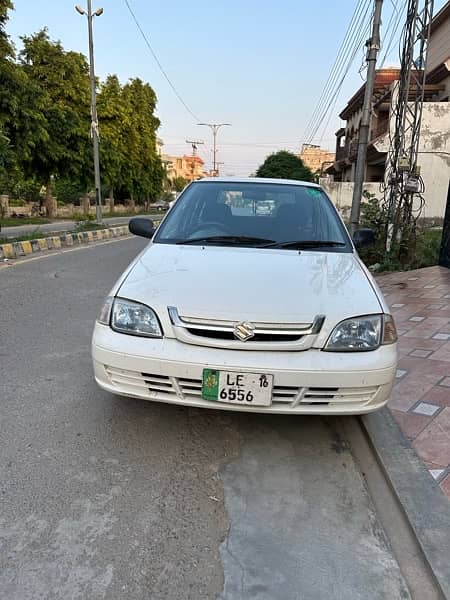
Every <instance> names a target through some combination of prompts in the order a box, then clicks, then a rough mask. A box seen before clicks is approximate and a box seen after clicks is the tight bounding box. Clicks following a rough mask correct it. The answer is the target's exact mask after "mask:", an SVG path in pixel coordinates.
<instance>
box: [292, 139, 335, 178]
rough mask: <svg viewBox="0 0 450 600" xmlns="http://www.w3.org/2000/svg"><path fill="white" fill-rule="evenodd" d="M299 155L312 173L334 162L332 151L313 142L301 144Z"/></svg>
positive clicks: (321, 170) (319, 171) (322, 169)
mask: <svg viewBox="0 0 450 600" xmlns="http://www.w3.org/2000/svg"><path fill="white" fill-rule="evenodd" d="M299 157H300V159H301V160H302V161H303V164H304V165H305V166H307V167H308V168H309V169H311V171H312V172H313V173H319V174H322V173H323V171H324V170H325V169H326V168H327V167H329V166H330V164H333V162H334V152H331V151H330V150H325V149H324V148H321V147H320V146H316V145H314V144H303V145H302V149H301V152H300V155H299Z"/></svg>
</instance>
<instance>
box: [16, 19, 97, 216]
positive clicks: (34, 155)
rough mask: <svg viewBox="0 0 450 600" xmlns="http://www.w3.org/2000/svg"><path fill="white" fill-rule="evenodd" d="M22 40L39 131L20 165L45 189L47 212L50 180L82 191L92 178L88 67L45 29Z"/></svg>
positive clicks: (24, 68) (23, 63)
mask: <svg viewBox="0 0 450 600" xmlns="http://www.w3.org/2000/svg"><path fill="white" fill-rule="evenodd" d="M22 41H23V50H22V51H21V53H20V65H21V67H22V71H23V73H24V74H25V75H26V76H27V78H28V84H29V89H30V91H33V92H34V94H35V96H37V97H36V98H35V99H36V104H35V108H37V109H38V113H39V116H40V119H41V132H40V134H39V135H34V134H33V136H32V138H31V139H30V140H29V144H28V146H29V148H28V152H25V154H24V156H22V157H21V158H22V161H21V162H22V163H23V165H24V168H25V171H26V172H27V173H28V174H35V175H36V176H37V177H38V179H39V180H40V181H41V182H42V183H43V184H44V185H45V186H46V188H47V201H48V202H47V208H48V209H49V208H50V206H51V204H50V202H49V200H50V196H51V184H52V180H53V179H54V178H58V177H62V178H70V179H71V180H72V181H77V182H79V183H80V186H84V187H85V188H86V186H87V185H88V183H89V181H90V179H91V169H90V164H91V162H92V158H91V157H92V148H91V142H90V138H89V130H90V95H89V67H88V64H87V61H86V58H85V57H84V55H83V54H80V53H78V52H72V51H68V52H67V51H65V50H64V48H63V47H62V45H61V43H60V42H53V41H51V40H50V39H49V37H48V33H47V30H46V29H43V30H42V31H39V32H38V33H36V34H34V35H32V36H24V37H23V38H22ZM36 92H38V93H37V94H36Z"/></svg>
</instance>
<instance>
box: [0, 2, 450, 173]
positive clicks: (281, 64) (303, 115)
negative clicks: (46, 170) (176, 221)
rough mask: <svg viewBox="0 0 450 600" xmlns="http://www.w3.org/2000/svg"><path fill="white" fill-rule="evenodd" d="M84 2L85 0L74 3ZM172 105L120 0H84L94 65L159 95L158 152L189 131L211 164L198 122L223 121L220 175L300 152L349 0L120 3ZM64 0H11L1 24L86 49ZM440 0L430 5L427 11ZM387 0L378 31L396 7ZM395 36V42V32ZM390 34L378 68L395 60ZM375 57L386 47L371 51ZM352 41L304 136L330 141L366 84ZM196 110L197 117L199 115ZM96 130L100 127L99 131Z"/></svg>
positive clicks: (83, 27) (180, 150) (79, 24)
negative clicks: (331, 91)
mask: <svg viewBox="0 0 450 600" xmlns="http://www.w3.org/2000/svg"><path fill="white" fill-rule="evenodd" d="M78 2H79V3H80V5H81V6H83V7H85V5H86V0H78ZM128 2H129V4H130V6H131V8H132V10H133V12H134V14H135V15H136V18H137V20H138V22H139V24H140V26H141V28H142V30H143V31H144V32H145V34H146V36H147V38H148V40H149V41H150V43H151V45H152V47H153V49H154V51H155V52H156V54H157V56H158V58H159V61H160V63H161V64H162V66H163V68H164V70H165V71H166V73H167V75H168V77H169V79H170V80H171V82H172V84H173V85H174V86H175V88H176V89H177V91H178V93H179V94H180V95H181V97H182V98H183V100H184V102H185V103H186V104H187V105H188V107H189V109H190V111H191V112H192V113H194V115H195V117H194V116H193V115H192V114H190V113H189V112H188V111H187V110H186V108H185V107H184V106H183V105H182V104H181V102H180V101H179V100H178V98H177V97H176V95H175V94H174V92H173V90H172V89H171V87H170V86H169V84H168V82H167V80H166V79H165V78H164V76H163V75H162V73H161V71H160V70H159V68H158V66H157V64H156V62H155V60H154V58H153V56H152V55H151V53H150V51H149V50H148V48H147V46H146V44H145V41H144V39H143V38H142V36H141V34H140V32H139V30H138V29H137V27H136V24H135V22H134V21H133V19H132V16H131V14H130V12H129V11H128V8H127V5H126V2H125V0H98V2H96V1H95V0H93V9H94V10H95V9H97V8H99V7H102V8H103V9H104V13H103V15H101V16H100V17H96V18H95V20H94V43H95V69H96V74H97V76H98V77H100V78H101V79H104V78H105V77H106V76H107V75H108V74H110V73H115V74H117V75H118V76H119V78H120V80H121V81H122V82H126V81H127V80H128V79H129V78H131V77H140V78H141V79H143V80H144V81H147V82H149V83H150V85H151V86H152V87H153V89H154V90H155V92H156V95H157V97H158V107H157V116H158V117H159V119H160V120H161V127H160V130H159V132H158V135H159V137H160V138H161V139H162V140H163V142H164V146H163V152H165V153H167V154H176V155H182V154H186V153H187V154H189V153H190V152H191V148H190V145H189V144H187V143H186V140H203V141H204V142H205V143H204V144H203V145H199V151H198V153H199V155H200V156H201V157H202V158H203V159H204V160H205V167H206V168H210V167H211V166H212V137H211V132H210V130H209V129H207V128H204V127H199V126H198V125H197V123H198V122H200V121H203V122H205V121H206V122H215V123H221V122H227V123H231V127H223V128H222V129H221V130H220V131H219V134H218V138H217V141H218V149H219V152H218V155H217V156H218V159H217V160H218V161H219V162H222V163H223V165H220V171H221V174H222V175H235V176H246V175H249V174H251V173H253V172H254V171H255V170H256V168H257V167H258V165H260V164H261V163H262V162H263V160H264V158H265V157H266V156H267V155H268V154H270V153H272V152H276V151H277V150H281V149H285V150H290V151H294V152H299V150H300V146H301V143H302V141H305V138H304V134H305V129H306V126H307V124H308V122H309V120H310V118H311V116H312V114H313V111H314V109H315V107H316V105H317V103H318V100H319V98H320V95H321V92H322V90H323V87H324V84H325V82H326V80H327V78H328V75H329V73H330V69H331V67H332V65H333V62H334V60H335V58H336V55H337V52H338V50H339V48H340V46H341V43H342V41H343V39H344V36H345V32H346V30H347V27H348V25H349V22H350V20H351V17H352V14H353V11H354V9H355V6H356V5H357V0H339V2H338V1H337V0H316V1H315V2H314V1H311V0H196V2H192V1H191V2H186V1H185V0H183V1H181V0H171V1H170V2H168V1H167V0H166V1H163V0H128ZM75 3H76V0H75V1H71V0H39V2H37V1H35V0H14V5H15V10H14V12H12V13H11V15H10V21H9V23H8V33H9V34H10V35H11V37H12V39H13V41H14V42H15V44H16V47H17V49H20V39H19V38H20V36H21V35H29V34H31V33H34V32H36V31H38V30H39V29H41V28H42V27H47V28H48V30H49V35H50V37H51V38H52V39H55V40H60V41H61V42H62V44H63V46H64V48H66V49H67V50H69V49H70V50H75V51H79V52H83V53H85V54H87V52H88V38H87V23H86V20H85V18H84V17H81V16H80V15H79V14H78V13H77V12H76V11H75V9H74V4H75ZM443 3H444V0H440V1H439V0H438V1H437V2H435V12H436V11H437V10H438V9H439V8H440V7H441V6H442V5H443ZM403 4H404V0H385V2H384V9H383V11H384V12H383V29H382V38H383V37H385V39H384V49H386V48H387V47H388V45H389V44H388V42H389V36H384V35H383V32H384V31H385V30H386V29H387V25H388V23H389V20H390V18H391V15H392V13H393V11H394V8H395V6H396V5H397V6H400V5H403ZM397 37H398V36H396V37H395V38H394V40H393V42H396V40H397ZM397 48H398V43H393V44H392V51H391V52H390V53H389V55H388V57H387V61H386V63H385V66H393V65H396V64H398V49H397ZM382 55H383V48H382V51H381V53H380V57H381V56H382ZM363 59H364V54H363V50H362V49H360V50H359V51H358V52H357V54H356V56H355V60H354V62H353V64H352V66H351V67H350V69H349V71H348V74H347V77H346V79H345V81H344V83H343V85H342V89H341V92H340V94H339V96H334V97H333V99H332V102H333V104H334V108H333V110H332V111H330V119H329V122H327V119H326V120H325V121H324V122H323V124H322V125H321V127H320V128H319V131H318V135H317V136H316V137H315V139H314V140H312V141H313V142H314V143H319V142H320V143H321V145H322V146H323V147H325V148H329V149H331V150H334V147H335V138H334V132H335V131H336V130H337V129H338V128H339V127H340V126H341V122H340V120H339V116H338V114H339V112H340V111H341V110H342V108H343V107H344V106H345V104H346V102H347V100H348V99H349V98H350V97H351V96H352V95H353V94H354V93H355V92H356V90H357V89H358V88H359V87H360V86H361V85H362V84H363V79H362V77H364V76H365V72H364V71H363V72H362V73H361V74H360V73H359V72H358V71H359V70H360V68H361V66H362V64H363ZM197 117H198V118H197ZM100 135H101V131H100Z"/></svg>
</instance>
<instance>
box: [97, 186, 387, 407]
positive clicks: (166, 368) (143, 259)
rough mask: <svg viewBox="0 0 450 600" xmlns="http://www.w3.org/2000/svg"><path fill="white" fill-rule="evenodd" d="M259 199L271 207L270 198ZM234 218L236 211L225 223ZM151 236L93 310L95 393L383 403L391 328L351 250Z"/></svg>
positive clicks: (185, 401) (224, 401)
mask: <svg viewBox="0 0 450 600" xmlns="http://www.w3.org/2000/svg"><path fill="white" fill-rule="evenodd" d="M215 183H216V182H215ZM201 185H204V184H201ZM203 189H205V188H203ZM206 189H208V192H210V189H211V188H206ZM233 189H234V188H233ZM263 189H265V188H263ZM270 189H272V188H270ZM276 189H278V188H276ZM283 191H284V190H283ZM289 192H290V190H289ZM273 197H274V195H273V194H272V196H270V198H273ZM282 198H283V200H284V196H282ZM179 201H182V198H180V200H179ZM270 201H271V202H272V203H273V204H274V205H275V209H276V208H277V206H276V201H277V198H276V197H275V200H270ZM177 204H178V202H177ZM266 204H267V206H271V205H269V204H268V202H266ZM263 206H264V207H266V205H263ZM175 209H176V207H174V208H173V209H172V210H173V212H174V213H175ZM271 210H272V208H271ZM239 211H240V212H239ZM171 212H172V211H171ZM251 216H252V217H253V218H254V220H255V222H256V225H257V226H258V227H263V226H264V227H269V226H270V227H272V229H273V228H274V224H272V223H270V221H269V219H270V218H271V216H270V214H266V211H265V210H264V211H259V213H258V212H257V210H256V209H254V212H253V213H252V215H251ZM245 219H246V216H245V215H244V213H243V212H242V204H240V205H239V210H237V211H236V220H237V221H238V222H239V223H244V224H246V223H247V222H246V220H245ZM256 219H267V221H256ZM168 220H169V217H167V218H166V221H168ZM215 223H216V222H214V226H215ZM208 224H209V225H211V221H209V222H208ZM168 230H169V231H170V226H169V228H168ZM337 236H338V234H337V233H335V234H334V236H333V237H334V238H337ZM234 238H235V236H233V240H234ZM158 239H159V238H158V235H157V236H156V237H155V238H154V239H153V241H152V242H151V243H150V244H149V246H148V247H147V248H146V249H145V250H144V251H143V252H142V253H141V254H140V255H139V256H138V257H137V259H136V260H135V261H134V263H133V264H132V265H131V266H130V267H129V269H128V270H127V271H126V272H125V273H124V275H123V276H122V277H121V279H120V280H119V281H118V283H117V284H116V286H115V287H114V288H113V290H112V291H111V293H110V295H109V296H108V298H107V299H106V301H105V303H104V305H103V307H102V310H101V311H100V315H99V318H98V320H97V322H96V325H95V329H94V334H93V339H92V356H93V362H94V372H95V379H96V381H97V383H98V384H99V385H100V387H102V388H103V389H105V390H107V391H109V392H111V393H114V394H119V395H123V396H130V397H135V398H141V399H145V400H153V401H158V402H167V403H173V404H181V405H185V406H193V407H203V408H216V409H222V410H244V411H248V412H261V413H273V414H283V413H284V414H323V415H325V414H334V415H341V414H349V415H350V414H361V413H369V412H373V411H375V410H378V409H379V408H381V407H382V406H384V405H385V404H386V402H387V401H388V399H389V396H390V393H391V389H392V386H393V382H394V379H395V373H396V364H397V344H396V340H397V338H396V331H395V325H394V322H393V320H392V317H391V316H390V315H389V311H388V307H387V305H386V303H385V301H384V299H383V297H382V295H381V292H380V291H379V289H378V288H377V286H376V284H375V282H374V281H373V279H372V277H371V275H370V273H369V272H368V271H367V269H365V267H364V266H363V264H362V263H361V261H360V259H359V257H358V256H357V254H356V253H355V252H354V249H353V247H352V246H351V243H349V245H347V242H346V241H345V244H344V242H336V243H335V245H334V246H333V244H331V245H330V247H329V248H328V247H326V248H325V249H322V248H320V251H317V249H316V248H310V243H308V244H306V245H305V247H302V249H301V250H295V251H293V250H291V249H288V248H286V247H284V245H280V246H278V245H275V246H274V247H272V246H273V245H272V244H269V243H266V244H265V245H264V246H262V243H259V242H258V243H257V244H255V243H254V242H253V241H252V242H251V243H250V242H248V241H247V242H245V243H244V244H243V245H242V244H236V243H235V241H233V242H232V243H228V238H227V242H224V241H223V239H222V237H221V238H220V242H218V241H217V240H216V238H214V243H211V244H209V243H206V242H205V243H204V242H202V241H201V240H200V241H199V243H197V241H196V240H197V238H195V239H194V243H193V244H189V243H188V242H187V243H186V242H185V241H184V240H181V241H178V242H174V243H172V242H170V243H164V239H163V238H162V239H161V242H160V243H158ZM202 239H203V238H202ZM207 239H208V240H210V238H207ZM211 239H212V238H211ZM239 239H241V238H239ZM242 239H244V238H242ZM245 239H246V240H247V239H252V240H254V239H256V238H254V237H252V238H245ZM258 239H259V238H258ZM342 239H343V240H345V237H344V234H343V237H342ZM319 247H320V244H319Z"/></svg>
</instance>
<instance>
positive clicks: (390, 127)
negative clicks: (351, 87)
mask: <svg viewBox="0 0 450 600" xmlns="http://www.w3.org/2000/svg"><path fill="white" fill-rule="evenodd" d="M399 74H400V70H399V69H398V68H389V69H380V70H378V71H377V72H376V74H375V84H374V94H373V109H372V120H371V124H370V133H369V145H368V148H367V171H366V179H365V180H366V182H367V183H368V184H371V183H372V184H374V183H376V184H379V183H381V182H382V181H383V180H384V177H385V169H386V160H387V155H388V151H389V143H390V137H391V135H392V134H393V132H394V128H395V120H394V118H393V105H394V103H395V97H396V89H397V86H398V83H397V82H398V79H399ZM364 91H365V85H363V86H362V87H361V88H360V89H359V90H358V91H357V92H356V94H354V95H353V96H352V98H350V100H349V101H348V102H347V105H346V107H345V108H344V110H343V111H342V112H341V113H340V115H339V116H340V118H341V119H342V120H343V121H345V126H343V127H341V128H340V129H339V130H338V131H337V132H336V152H335V161H334V163H333V165H331V166H329V167H328V168H327V169H326V172H327V173H328V174H329V175H331V176H332V179H334V181H335V182H343V183H344V182H353V181H354V173H355V167H356V157H357V150H358V137H359V127H360V122H361V116H362V105H363V99H364ZM449 97H450V2H447V3H446V4H445V6H444V7H443V8H442V9H441V10H440V11H439V12H438V13H437V14H436V15H435V17H434V18H433V21H432V24H431V34H430V40H429V45H428V60H427V77H426V85H425V97H424V105H423V112H422V121H421V130H420V145H419V160H418V165H419V166H420V168H421V176H422V178H423V180H424V183H425V193H424V199H425V206H424V209H423V211H422V216H427V217H442V216H443V213H444V209H445V202H446V198H447V189H448V184H449V178H450V102H449ZM324 183H325V185H326V182H324ZM333 187H334V189H337V187H338V186H336V185H334V186H333ZM345 187H346V189H348V190H349V193H348V194H347V196H348V197H346V199H345V200H342V194H341V201H344V202H345V203H346V204H347V205H348V204H349V203H350V204H351V187H352V186H348V185H347V186H345ZM368 187H369V186H368ZM370 188H371V189H373V185H371V186H370Z"/></svg>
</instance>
